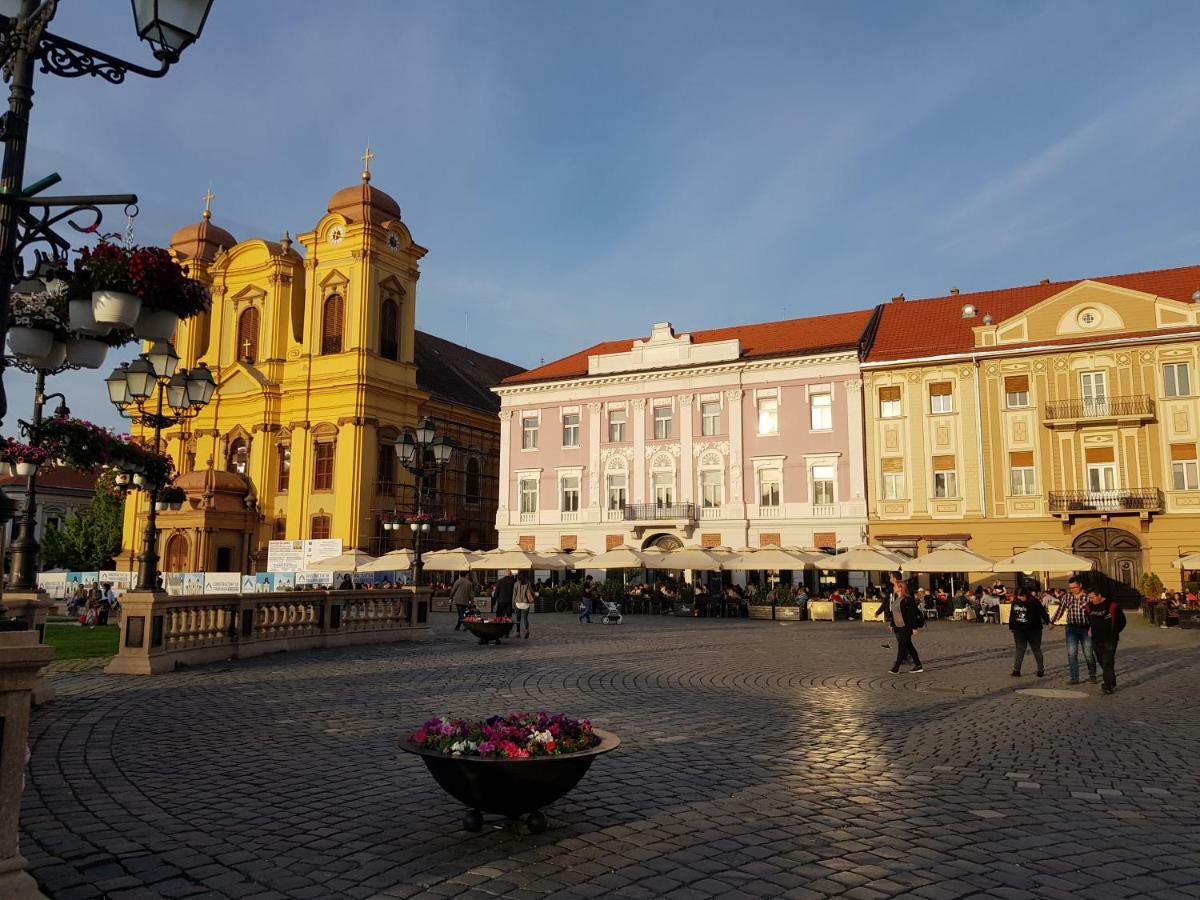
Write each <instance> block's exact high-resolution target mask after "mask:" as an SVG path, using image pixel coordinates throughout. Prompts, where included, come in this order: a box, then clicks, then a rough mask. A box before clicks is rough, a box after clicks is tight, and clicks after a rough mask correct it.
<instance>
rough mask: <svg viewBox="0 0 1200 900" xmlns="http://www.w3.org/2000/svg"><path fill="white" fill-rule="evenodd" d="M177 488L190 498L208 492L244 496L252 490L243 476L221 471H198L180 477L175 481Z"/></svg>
mask: <svg viewBox="0 0 1200 900" xmlns="http://www.w3.org/2000/svg"><path fill="white" fill-rule="evenodd" d="M175 487H177V488H180V489H182V490H183V491H184V492H185V493H187V494H188V495H189V496H190V495H192V494H203V493H205V492H206V491H212V492H213V493H222V494H239V495H242V496H244V495H245V494H246V493H247V492H248V491H249V490H250V485H248V484H247V483H246V480H245V479H244V478H242V476H240V475H238V474H237V473H235V472H225V471H223V470H221V469H196V470H194V471H192V472H188V473H187V474H186V475H180V476H179V477H178V478H176V479H175Z"/></svg>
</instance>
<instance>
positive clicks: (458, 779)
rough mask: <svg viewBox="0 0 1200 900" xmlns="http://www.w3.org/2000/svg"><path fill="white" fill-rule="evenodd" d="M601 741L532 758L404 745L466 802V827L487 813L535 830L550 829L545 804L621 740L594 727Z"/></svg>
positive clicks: (476, 825)
mask: <svg viewBox="0 0 1200 900" xmlns="http://www.w3.org/2000/svg"><path fill="white" fill-rule="evenodd" d="M592 731H593V732H594V733H595V734H596V735H597V736H598V737H599V738H600V743H599V744H597V745H596V746H595V747H592V748H591V749H590V750H582V751H580V752H579V753H567V754H564V755H562V756H538V757H531V758H528V759H499V758H493V757H481V756H447V755H446V754H445V753H438V752H437V751H435V750H427V749H425V748H424V747H420V746H418V745H416V744H413V743H411V742H409V741H407V740H404V741H401V742H400V749H401V750H404V751H406V752H408V753H415V754H416V755H417V756H419V757H421V759H422V760H424V762H425V768H427V769H428V770H429V774H430V775H432V776H433V780H434V781H436V782H437V783H438V785H439V786H440V787H441V788H442V790H444V791H445V792H446V793H447V794H449V795H450V796H451V797H453V798H454V799H455V800H457V801H459V802H460V803H462V804H464V805H465V806H466V807H468V812H467V814H466V816H464V817H463V827H464V828H465V829H466V830H467V831H479V830H480V829H482V828H483V814H484V813H490V814H491V815H497V816H504V817H505V818H508V819H518V818H520V817H521V816H526V817H527V818H526V820H525V824H526V826H527V827H528V828H529V830H530V831H531V832H533V833H534V834H540V833H541V832H543V831H545V830H546V817H545V816H544V815H543V814H542V813H541V812H540V810H541V809H542V807H544V806H549V805H550V804H551V803H553V802H554V801H556V800H558V799H560V798H562V797H564V796H566V795H567V794H568V793H569V792H570V791H571V789H572V788H573V787H575V785H577V784H579V780H580V779H581V778H583V776H584V774H586V773H587V770H588V769H589V768H590V767H591V765H592V762H593V761H594V760H595V759H596V757H597V756H599V755H600V754H601V753H608V752H609V751H610V750H615V749H616V748H617V747H618V746H619V745H620V743H621V739H620V738H619V737H617V736H616V735H615V734H613V733H612V732H609V731H604V730H602V729H600V728H593V729H592Z"/></svg>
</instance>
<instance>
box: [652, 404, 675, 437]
mask: <svg viewBox="0 0 1200 900" xmlns="http://www.w3.org/2000/svg"><path fill="white" fill-rule="evenodd" d="M660 411H662V412H665V413H666V415H664V416H659V412H660ZM674 418H675V412H674V410H672V409H671V407H670V406H668V405H667V404H665V403H664V404H661V405H658V406H655V407H654V440H656V441H669V440H670V439H671V420H672V419H674ZM664 423H665V424H664ZM660 424H662V425H663V428H662V429H661V431H662V432H663V433H662V434H659V431H660V429H659V427H658V426H659V425H660Z"/></svg>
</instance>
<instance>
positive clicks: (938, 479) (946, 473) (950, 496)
mask: <svg viewBox="0 0 1200 900" xmlns="http://www.w3.org/2000/svg"><path fill="white" fill-rule="evenodd" d="M933 496H934V499H936V500H957V499H958V496H959V495H958V469H957V468H954V469H934V470H933Z"/></svg>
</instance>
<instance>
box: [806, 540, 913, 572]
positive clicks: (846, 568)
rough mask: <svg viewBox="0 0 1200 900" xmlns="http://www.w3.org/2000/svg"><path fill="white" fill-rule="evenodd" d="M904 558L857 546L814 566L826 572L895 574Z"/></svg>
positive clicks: (896, 554) (881, 550)
mask: <svg viewBox="0 0 1200 900" xmlns="http://www.w3.org/2000/svg"><path fill="white" fill-rule="evenodd" d="M906 558H907V557H904V556H901V555H900V554H899V553H893V552H892V551H891V550H885V549H884V548H883V547H872V546H871V545H870V544H859V545H858V546H857V547H851V548H850V549H849V550H847V551H846V552H845V553H839V554H837V555H836V556H826V557H825V559H824V560H822V561H820V562H816V563H814V564H815V565H816V567H817V568H818V569H824V570H825V571H827V572H895V571H896V570H897V569H899V568H900V565H901V563H903V562H904V560H905V559H906Z"/></svg>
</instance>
